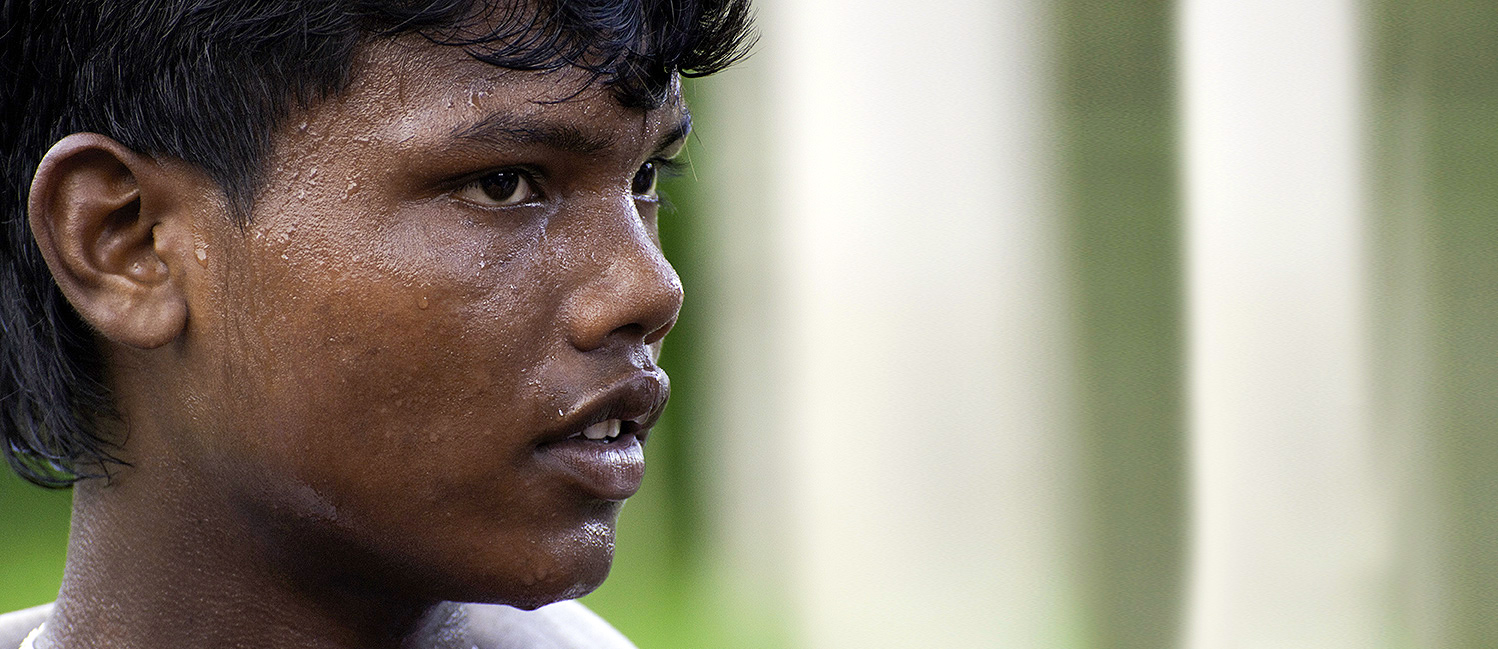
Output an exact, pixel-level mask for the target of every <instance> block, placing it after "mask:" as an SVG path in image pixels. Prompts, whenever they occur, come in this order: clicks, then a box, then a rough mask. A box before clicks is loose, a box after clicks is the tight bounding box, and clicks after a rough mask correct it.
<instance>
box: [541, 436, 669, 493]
mask: <svg viewBox="0 0 1498 649" xmlns="http://www.w3.org/2000/svg"><path fill="white" fill-rule="evenodd" d="M539 451H540V455H541V457H543V458H545V460H546V461H548V462H550V463H552V464H554V465H555V466H557V467H558V468H560V469H561V470H562V471H563V472H564V473H566V474H567V475H568V476H569V477H571V478H572V479H573V480H574V481H575V482H576V483H577V485H578V486H579V487H581V488H582V490H583V491H586V492H588V494H589V495H591V496H593V497H595V498H598V499H600V500H614V501H617V500H624V499H625V498H628V497H630V496H633V495H635V492H637V491H639V490H640V484H641V482H642V481H643V480H644V479H645V448H644V447H643V446H641V445H640V441H639V440H638V439H636V438H635V435H634V434H633V433H624V434H622V435H620V436H619V437H618V438H617V439H615V440H614V441H612V442H609V443H607V444H605V443H601V442H594V441H590V440H586V439H565V440H562V441H560V442H553V443H551V444H546V445H543V446H541V447H540V449H539Z"/></svg>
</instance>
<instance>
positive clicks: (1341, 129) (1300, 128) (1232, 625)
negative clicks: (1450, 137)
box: [1178, 0, 1394, 649]
mask: <svg viewBox="0 0 1498 649" xmlns="http://www.w3.org/2000/svg"><path fill="white" fill-rule="evenodd" d="M1181 9H1182V17H1181V20H1180V27H1179V29H1180V50H1179V52H1180V56H1179V57H1178V60H1179V61H1180V65H1181V70H1182V77H1181V79H1182V84H1181V91H1182V96H1183V101H1184V109H1185V111H1184V117H1185V123H1184V146H1185V149H1184V153H1185V174H1186V176H1185V180H1186V182H1185V187H1186V206H1187V215H1186V221H1187V236H1186V245H1187V251H1186V254H1187V259H1188V262H1187V268H1188V275H1189V277H1188V280H1187V281H1188V302H1189V315H1188V325H1189V332H1190V334H1189V335H1190V342H1189V353H1190V359H1189V373H1190V390H1191V394H1190V399H1191V410H1192V412H1191V419H1190V421H1191V434H1192V445H1193V451H1192V458H1191V460H1192V469H1193V476H1194V477H1193V482H1192V494H1193V499H1194V505H1193V508H1192V511H1193V517H1194V520H1193V526H1194V532H1193V559H1192V562H1191V569H1192V570H1191V573H1192V574H1191V596H1190V602H1189V614H1188V629H1187V631H1186V637H1187V645H1188V647H1190V648H1191V649H1236V648H1261V647H1262V648H1264V649H1284V648H1287V647H1315V648H1317V649H1341V648H1347V649H1367V648H1370V647H1380V646H1386V645H1387V643H1388V631H1389V629H1388V623H1387V619H1388V616H1387V615H1386V613H1387V612H1388V611H1387V609H1386V606H1387V605H1388V600H1389V598H1390V588H1391V583H1390V580H1391V579H1392V573H1391V567H1392V559H1393V557H1391V535H1392V533H1393V530H1391V529H1390V528H1391V521H1392V520H1393V516H1394V511H1393V505H1392V503H1393V502H1394V498H1393V497H1392V496H1391V494H1388V493H1386V490H1385V483H1384V481H1383V480H1382V479H1381V476H1380V475H1379V474H1378V471H1377V470H1376V469H1377V467H1376V462H1375V460H1377V459H1378V456H1377V453H1376V451H1377V450H1378V449H1377V448H1375V442H1376V441H1377V440H1376V439H1375V438H1374V436H1373V435H1372V434H1371V433H1370V423H1371V422H1369V421H1366V413H1367V412H1368V411H1369V406H1370V405H1371V404H1370V403H1369V399H1368V394H1369V384H1370V380H1369V376H1368V372H1369V369H1368V368H1369V362H1368V356H1369V350H1368V349H1367V348H1366V346H1367V341H1368V336H1369V324H1368V321H1367V316H1366V310H1367V305H1366V304H1365V302H1366V295H1367V294H1368V286H1367V283H1368V280H1367V272H1366V268H1365V266H1366V259H1365V252H1364V250H1365V247H1364V245H1365V239H1366V237H1367V236H1368V233H1367V232H1366V229H1367V225H1366V222H1367V220H1366V219H1365V217H1364V214H1363V213H1364V211H1365V210H1364V206H1363V205H1362V204H1361V201H1360V196H1361V193H1362V191H1363V187H1362V186H1361V179H1362V177H1361V171H1360V164H1361V157H1362V153H1361V141H1362V138H1363V132H1362V126H1361V123H1360V113H1359V102H1360V99H1361V96H1362V92H1363V90H1362V88H1361V78H1362V74H1361V70H1360V63H1361V54H1360V43H1359V40H1360V39H1359V31H1358V12H1357V3H1356V2H1354V0H1300V1H1298V2H1244V1H1243V0H1184V2H1182V4H1181Z"/></svg>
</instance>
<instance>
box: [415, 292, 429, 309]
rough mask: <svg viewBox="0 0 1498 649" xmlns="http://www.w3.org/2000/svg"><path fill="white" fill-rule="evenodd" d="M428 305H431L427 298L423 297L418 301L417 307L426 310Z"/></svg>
mask: <svg viewBox="0 0 1498 649" xmlns="http://www.w3.org/2000/svg"><path fill="white" fill-rule="evenodd" d="M428 305H429V303H428V302H427V296H425V295H423V296H421V298H420V299H418V300H416V306H417V307H420V308H423V309H425V308H427V306H428Z"/></svg>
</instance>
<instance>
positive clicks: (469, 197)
mask: <svg viewBox="0 0 1498 649" xmlns="http://www.w3.org/2000/svg"><path fill="white" fill-rule="evenodd" d="M458 197H459V198H462V199H464V200H466V201H469V202H473V203H478V204H479V205H486V206H490V207H509V206H511V205H524V204H526V203H534V202H536V201H537V200H540V198H541V193H540V192H538V191H536V186H535V182H534V181H532V180H531V177H530V175H529V174H527V173H526V172H524V171H520V170H518V169H504V170H500V171H496V172H493V173H490V174H486V175H484V176H483V177H481V178H478V179H477V180H474V181H473V182H471V183H468V184H467V185H464V186H463V187H462V188H461V189H459V190H458Z"/></svg>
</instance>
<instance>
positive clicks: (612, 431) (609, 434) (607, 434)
mask: <svg viewBox="0 0 1498 649" xmlns="http://www.w3.org/2000/svg"><path fill="white" fill-rule="evenodd" d="M619 425H620V421H619V420H618V419H609V420H607V421H600V422H598V423H596V424H593V425H592V426H589V427H587V428H584V429H583V437H586V438H588V439H613V438H615V437H618V436H619Z"/></svg>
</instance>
